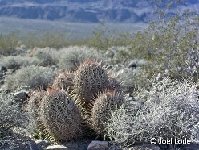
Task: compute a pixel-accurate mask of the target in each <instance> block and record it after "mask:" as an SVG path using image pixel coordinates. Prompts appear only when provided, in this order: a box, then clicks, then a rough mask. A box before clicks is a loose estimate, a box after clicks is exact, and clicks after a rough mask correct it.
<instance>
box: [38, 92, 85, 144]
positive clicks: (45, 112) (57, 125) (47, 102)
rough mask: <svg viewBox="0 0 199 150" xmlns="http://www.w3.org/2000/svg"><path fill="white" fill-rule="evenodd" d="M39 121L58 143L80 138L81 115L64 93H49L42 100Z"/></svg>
mask: <svg viewBox="0 0 199 150" xmlns="http://www.w3.org/2000/svg"><path fill="white" fill-rule="evenodd" d="M40 112H41V120H42V122H43V123H44V125H45V127H46V129H47V130H48V131H49V133H50V134H51V135H52V136H53V137H55V139H56V140H58V141H68V140H72V139H77V138H78V137H79V136H81V133H82V132H81V122H82V119H81V115H80V112H79V109H78V108H77V107H76V105H75V104H74V102H73V100H72V99H71V98H70V97H69V96H68V95H67V94H66V93H65V92H64V91H56V92H55V91H54V92H51V93H49V94H48V95H47V96H46V97H44V99H43V100H42V104H41V109H40Z"/></svg>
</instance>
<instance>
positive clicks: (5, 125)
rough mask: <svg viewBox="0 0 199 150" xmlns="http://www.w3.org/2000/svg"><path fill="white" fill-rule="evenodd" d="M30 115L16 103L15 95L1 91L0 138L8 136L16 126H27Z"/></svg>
mask: <svg viewBox="0 0 199 150" xmlns="http://www.w3.org/2000/svg"><path fill="white" fill-rule="evenodd" d="M27 123H28V117H27V115H26V114H24V113H22V112H21V110H20V108H19V106H18V105H17V104H16V103H14V96H13V95H12V94H6V93H5V92H4V91H0V138H2V137H4V136H7V134H8V133H9V130H11V129H13V128H14V127H15V128H16V127H23V128H24V127H25V125H26V124H27Z"/></svg>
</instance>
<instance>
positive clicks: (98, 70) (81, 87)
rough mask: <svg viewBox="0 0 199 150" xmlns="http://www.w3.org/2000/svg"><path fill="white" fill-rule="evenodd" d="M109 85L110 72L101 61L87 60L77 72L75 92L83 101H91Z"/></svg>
mask: <svg viewBox="0 0 199 150" xmlns="http://www.w3.org/2000/svg"><path fill="white" fill-rule="evenodd" d="M107 85H108V74H107V72H106V71H105V70H104V69H103V68H102V66H101V63H98V62H96V61H93V60H86V61H85V62H84V63H83V64H81V65H80V67H79V68H78V70H77V71H76V72H75V78H74V93H75V94H76V95H77V97H78V100H79V101H81V102H82V103H85V104H88V103H90V102H91V101H92V100H93V99H94V98H96V96H97V94H98V93H99V92H102V91H103V90H104V89H105V88H106V87H107Z"/></svg>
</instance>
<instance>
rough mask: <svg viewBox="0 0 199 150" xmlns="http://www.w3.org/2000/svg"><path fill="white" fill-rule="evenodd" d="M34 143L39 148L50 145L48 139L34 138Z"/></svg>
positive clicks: (40, 149)
mask: <svg viewBox="0 0 199 150" xmlns="http://www.w3.org/2000/svg"><path fill="white" fill-rule="evenodd" d="M35 143H36V144H37V147H38V148H39V150H43V149H46V148H47V147H48V146H49V145H50V143H49V141H47V140H36V141H35Z"/></svg>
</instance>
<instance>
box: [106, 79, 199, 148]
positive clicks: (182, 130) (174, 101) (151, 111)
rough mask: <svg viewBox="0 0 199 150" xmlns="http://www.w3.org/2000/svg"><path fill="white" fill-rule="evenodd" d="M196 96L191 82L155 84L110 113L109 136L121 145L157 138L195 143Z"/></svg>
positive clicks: (197, 121) (198, 104)
mask: <svg viewBox="0 0 199 150" xmlns="http://www.w3.org/2000/svg"><path fill="white" fill-rule="evenodd" d="M198 96H199V91H198V90H197V88H196V85H195V84H193V83H192V82H188V81H184V82H182V83H180V82H178V81H172V80H171V79H169V78H164V79H163V80H161V81H155V82H153V83H152V87H151V89H150V90H141V91H140V92H138V93H137V94H136V95H135V97H134V100H132V99H131V100H128V101H127V102H126V104H127V105H126V106H123V108H121V109H119V110H117V111H115V112H113V113H112V118H111V119H110V120H109V125H108V133H109V136H110V137H112V138H113V139H115V141H116V142H118V143H122V144H132V143H136V142H150V140H151V139H152V138H156V139H158V138H160V137H162V138H173V139H174V138H179V139H183V138H187V139H189V140H192V141H195V140H199V132H198V131H199V126H198V124H199V118H198V114H199V101H198ZM138 104H139V105H138Z"/></svg>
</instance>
